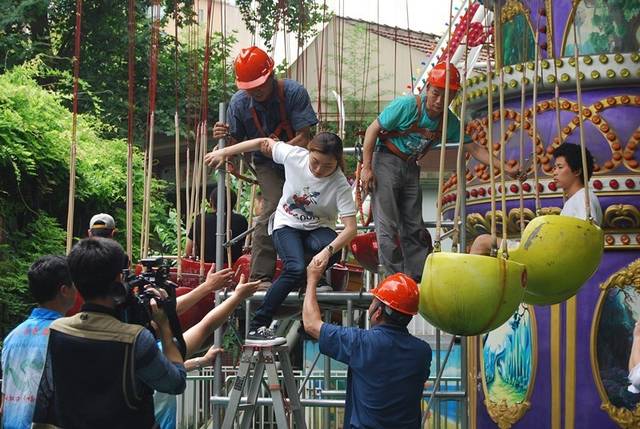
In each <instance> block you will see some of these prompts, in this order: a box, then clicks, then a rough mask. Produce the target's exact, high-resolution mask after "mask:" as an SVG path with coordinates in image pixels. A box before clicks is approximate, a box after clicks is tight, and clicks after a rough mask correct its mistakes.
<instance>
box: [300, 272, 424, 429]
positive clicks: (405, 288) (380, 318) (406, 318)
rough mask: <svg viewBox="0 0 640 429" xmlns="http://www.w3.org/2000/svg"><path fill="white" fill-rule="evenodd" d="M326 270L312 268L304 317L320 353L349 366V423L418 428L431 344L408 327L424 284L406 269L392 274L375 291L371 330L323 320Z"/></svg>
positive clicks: (346, 413)
mask: <svg viewBox="0 0 640 429" xmlns="http://www.w3.org/2000/svg"><path fill="white" fill-rule="evenodd" d="M322 272H323V268H322V267H320V266H317V265H315V264H313V262H312V263H311V264H309V266H308V267H307V291H306V294H305V297H304V304H303V307H302V320H303V322H304V329H305V331H306V332H307V333H308V334H309V335H310V336H312V337H313V338H316V339H318V342H319V345H320V352H322V353H323V354H325V355H327V356H329V357H331V358H333V359H336V360H337V361H340V362H343V363H345V364H347V365H348V366H349V371H348V373H347V398H346V402H345V409H344V425H343V427H344V428H380V429H387V428H405V429H418V428H419V427H420V423H421V418H420V402H421V400H422V397H423V389H424V383H425V382H426V381H427V379H428V378H429V368H430V366H431V347H429V345H428V344H427V343H426V342H424V341H422V340H420V339H418V338H416V337H414V336H413V335H411V334H409V331H408V330H407V324H408V323H409V322H410V321H411V319H412V317H413V316H414V315H415V314H416V313H417V312H418V285H417V284H416V283H415V282H414V281H413V280H412V279H411V278H410V277H408V276H406V275H404V274H394V275H391V276H389V277H387V278H386V279H385V280H384V281H382V283H380V285H379V286H378V287H377V288H375V289H373V290H372V291H371V293H372V294H373V295H374V298H373V300H372V302H371V305H370V306H369V318H370V324H371V329H368V330H366V329H360V328H350V327H349V328H346V327H342V326H337V325H332V324H330V323H323V322H322V319H321V317H320V307H319V306H318V301H317V297H316V285H317V284H318V281H319V279H320V277H321V276H322Z"/></svg>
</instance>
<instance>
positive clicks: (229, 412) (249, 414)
mask: <svg viewBox="0 0 640 429" xmlns="http://www.w3.org/2000/svg"><path fill="white" fill-rule="evenodd" d="M278 362H280V369H281V370H282V374H283V379H284V380H283V381H284V387H285V390H286V394H287V396H288V398H287V399H288V400H287V399H285V396H284V392H283V389H282V386H281V384H280V380H279V379H278V368H277V363H278ZM252 367H253V368H254V370H253V375H252V376H251V369H252ZM265 370H266V371H267V381H268V387H269V391H270V392H271V398H272V399H273V411H274V412H275V416H276V423H277V425H278V428H287V427H289V419H288V417H287V414H288V412H290V413H291V414H292V415H293V422H294V427H295V428H298V429H306V424H305V421H304V413H303V409H302V406H301V405H300V397H299V396H298V390H297V387H296V382H295V379H294V376H293V370H292V368H291V361H290V360H289V347H287V346H286V345H280V346H271V345H270V346H255V345H243V346H242V357H241V359H240V368H239V369H238V376H237V377H236V381H235V382H234V383H233V388H232V389H231V395H230V396H229V404H228V405H227V409H226V411H225V416H224V421H223V422H222V429H232V428H233V423H234V420H235V418H236V415H237V414H238V413H240V412H242V413H243V415H242V420H241V423H240V428H241V429H248V428H249V427H250V426H251V420H252V418H253V413H254V412H255V410H256V407H257V405H256V403H257V399H258V393H259V392H260V384H261V383H262V376H263V374H264V371H265ZM248 379H250V380H251V383H250V384H249V391H248V394H247V397H246V398H242V391H243V390H244V386H245V384H246V382H247V380H248ZM243 399H244V400H243ZM241 402H242V404H241ZM287 411H288V412H287Z"/></svg>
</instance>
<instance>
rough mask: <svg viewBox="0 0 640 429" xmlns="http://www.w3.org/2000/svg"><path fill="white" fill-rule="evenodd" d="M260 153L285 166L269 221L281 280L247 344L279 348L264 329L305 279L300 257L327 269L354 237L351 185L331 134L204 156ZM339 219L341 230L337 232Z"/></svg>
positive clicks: (211, 160) (214, 160) (266, 141)
mask: <svg viewBox="0 0 640 429" xmlns="http://www.w3.org/2000/svg"><path fill="white" fill-rule="evenodd" d="M256 150H261V151H262V152H263V153H264V154H265V155H267V156H271V157H272V158H273V160H274V161H275V162H276V163H278V164H282V165H284V171H285V183H284V187H283V190H282V198H280V201H279V202H278V207H277V209H276V212H275V213H274V215H273V217H272V219H271V220H272V222H273V224H272V227H270V230H272V231H273V232H272V238H273V244H274V247H275V249H276V251H277V252H278V255H279V256H280V258H281V259H282V262H283V270H282V273H281V274H280V277H278V279H277V280H276V281H275V282H274V283H273V285H272V286H271V288H269V290H268V291H267V294H266V296H265V299H264V302H263V303H262V306H260V308H258V310H257V311H256V313H255V315H254V317H253V320H252V321H251V325H250V329H249V335H248V337H247V341H246V343H247V344H259V345H278V344H283V343H284V342H285V340H284V338H281V337H275V336H274V335H273V333H272V332H271V330H270V329H269V325H270V324H271V321H272V319H273V315H274V314H275V312H276V310H277V309H278V307H279V306H280V305H281V304H282V302H284V300H285V298H286V297H287V295H288V294H289V292H291V291H292V290H294V289H296V288H298V287H299V286H300V283H301V282H302V281H303V279H304V275H305V267H306V263H305V254H308V255H314V256H313V259H312V261H311V263H312V264H315V265H319V266H323V267H329V266H331V265H332V264H334V263H335V262H337V261H338V260H339V258H340V255H339V251H340V250H341V249H342V248H343V247H344V246H346V245H347V244H348V243H349V242H350V241H351V239H352V238H353V237H354V236H355V234H356V216H355V215H356V207H355V203H354V201H353V197H352V195H351V187H350V186H349V183H348V182H347V179H346V177H345V175H344V173H343V169H344V160H343V154H342V152H343V151H342V140H341V139H340V137H338V136H337V135H335V134H333V133H327V132H323V133H319V134H317V135H316V136H315V137H314V138H313V140H311V142H310V143H309V146H308V150H307V149H304V148H301V147H298V146H292V145H289V144H287V143H285V142H280V141H274V140H272V139H270V138H260V139H253V140H248V141H245V142H242V143H238V144H235V145H233V146H229V147H226V148H224V149H220V150H214V151H212V152H210V153H208V154H207V155H206V156H205V162H206V163H207V164H208V165H210V166H219V165H220V164H221V163H222V162H223V161H224V158H225V157H228V156H231V155H236V154H240V153H243V152H250V151H256ZM338 216H339V217H340V219H341V221H342V223H343V224H344V226H345V228H344V230H342V231H341V232H340V234H336V232H335V230H334V229H335V225H336V221H337V218H338Z"/></svg>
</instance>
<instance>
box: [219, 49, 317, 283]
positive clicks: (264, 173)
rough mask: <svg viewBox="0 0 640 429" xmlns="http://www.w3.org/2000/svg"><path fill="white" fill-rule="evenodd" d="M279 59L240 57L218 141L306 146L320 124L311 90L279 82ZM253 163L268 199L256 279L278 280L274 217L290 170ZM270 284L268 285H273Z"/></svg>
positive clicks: (257, 158) (258, 238)
mask: <svg viewBox="0 0 640 429" xmlns="http://www.w3.org/2000/svg"><path fill="white" fill-rule="evenodd" d="M273 66H274V62H273V59H272V58H271V57H270V56H269V55H268V54H267V53H266V52H264V51H263V50H262V49H260V48H257V47H255V46H251V47H249V48H246V49H242V50H241V51H240V54H238V56H237V57H236V59H235V62H234V67H235V72H236V86H237V87H238V89H239V91H238V92H236V93H235V94H234V95H233V97H231V101H230V102H229V108H228V109H227V123H226V124H225V123H221V122H218V123H216V124H215V125H214V127H213V138H215V139H218V138H223V137H227V138H228V139H229V142H228V144H235V143H237V142H241V141H244V140H249V139H253V138H259V137H272V138H274V139H275V140H282V141H286V142H287V143H289V144H291V145H295V146H301V147H306V146H307V143H308V142H309V139H310V133H309V128H310V127H312V126H313V125H315V124H317V123H318V118H317V116H316V114H315V112H314V111H313V108H312V107H311V100H310V98H309V93H308V92H307V90H306V89H305V88H304V87H303V86H302V85H300V84H299V83H298V82H296V81H294V80H290V79H276V78H275V76H274V72H273ZM253 164H254V167H255V170H256V175H257V178H258V182H259V183H260V188H261V191H262V197H263V206H262V213H261V214H260V216H259V217H258V219H257V220H256V229H255V231H254V233H253V246H252V249H251V280H266V281H268V282H270V281H271V279H272V278H273V273H274V270H275V263H276V251H275V249H274V248H273V243H272V241H271V237H269V234H268V232H267V224H268V221H269V217H270V216H271V214H272V213H273V212H274V211H275V209H276V206H277V204H278V201H279V200H280V197H281V196H282V187H283V186H284V170H283V168H282V166H281V165H279V164H276V163H274V162H273V161H272V160H271V158H268V157H266V156H264V155H263V154H262V153H260V152H254V153H253ZM267 285H268V283H267Z"/></svg>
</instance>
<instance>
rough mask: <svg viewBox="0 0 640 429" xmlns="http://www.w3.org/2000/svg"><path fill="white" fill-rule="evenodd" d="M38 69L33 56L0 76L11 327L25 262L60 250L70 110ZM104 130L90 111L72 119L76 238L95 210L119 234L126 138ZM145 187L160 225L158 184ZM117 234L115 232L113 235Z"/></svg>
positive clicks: (4, 261) (138, 188)
mask: <svg viewBox="0 0 640 429" xmlns="http://www.w3.org/2000/svg"><path fill="white" fill-rule="evenodd" d="M43 68H44V69H45V70H44V72H43ZM42 73H45V74H46V67H44V66H43V64H42V63H41V62H38V61H32V62H28V63H26V64H25V65H24V66H20V67H16V68H14V69H13V70H12V71H10V72H7V73H5V74H4V75H0V171H2V174H0V226H1V231H0V291H1V292H0V300H2V304H3V305H4V306H5V309H6V310H7V314H8V319H9V320H8V322H9V324H10V325H11V324H12V323H14V322H16V321H18V319H20V318H22V317H24V309H25V306H26V305H28V303H29V302H30V299H29V298H28V296H27V293H26V285H27V281H26V272H27V268H28V267H29V265H30V264H31V263H32V262H33V261H34V260H35V259H36V258H37V257H39V256H41V255H43V254H46V253H63V252H64V236H65V233H64V229H63V228H62V225H66V218H67V201H68V183H69V165H68V162H69V161H68V160H69V148H70V140H71V132H70V130H71V113H70V112H69V110H68V109H67V108H66V107H65V106H64V105H63V104H64V102H65V101H66V100H67V99H68V96H62V95H60V94H58V93H55V92H53V91H48V90H45V89H43V88H42V87H40V86H39V85H38V84H37V82H36V78H38V77H39V76H40V75H41V74H42ZM104 127H105V125H104V124H102V123H101V122H100V121H99V120H98V119H97V118H96V117H94V116H91V115H80V116H79V117H78V128H77V138H78V145H77V156H78V159H77V181H76V184H77V189H76V192H75V198H76V211H75V217H74V219H75V223H74V235H75V236H77V237H81V236H84V235H85V233H86V229H87V226H88V225H87V224H88V220H89V219H90V217H91V216H92V215H93V214H95V213H99V212H109V213H112V214H113V215H114V217H115V218H116V222H117V224H118V227H119V229H120V230H121V231H123V232H126V223H125V218H126V216H125V211H124V209H123V207H124V206H125V195H126V190H125V189H126V174H127V173H126V165H127V162H126V156H127V143H126V141H125V140H123V139H108V138H104V137H102V135H103V129H104ZM134 152H135V153H134V172H135V174H134V180H135V182H134V194H135V195H134V237H139V233H140V231H139V225H140V220H141V217H142V216H141V210H142V203H141V202H142V191H143V186H142V183H143V177H142V170H143V169H142V155H141V153H140V151H139V150H137V149H136V150H135V151H134ZM152 189H153V192H152V199H151V203H152V204H151V224H152V230H153V228H154V225H155V224H157V223H160V222H166V217H167V216H166V212H167V204H166V202H165V199H164V184H163V183H162V182H160V181H158V180H154V181H153V182H152ZM124 237H125V234H120V236H119V239H120V240H121V241H122V240H124ZM152 237H153V239H152V240H151V244H152V246H153V247H156V248H159V242H160V240H159V237H157V236H152ZM136 254H138V243H137V240H134V255H136Z"/></svg>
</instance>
